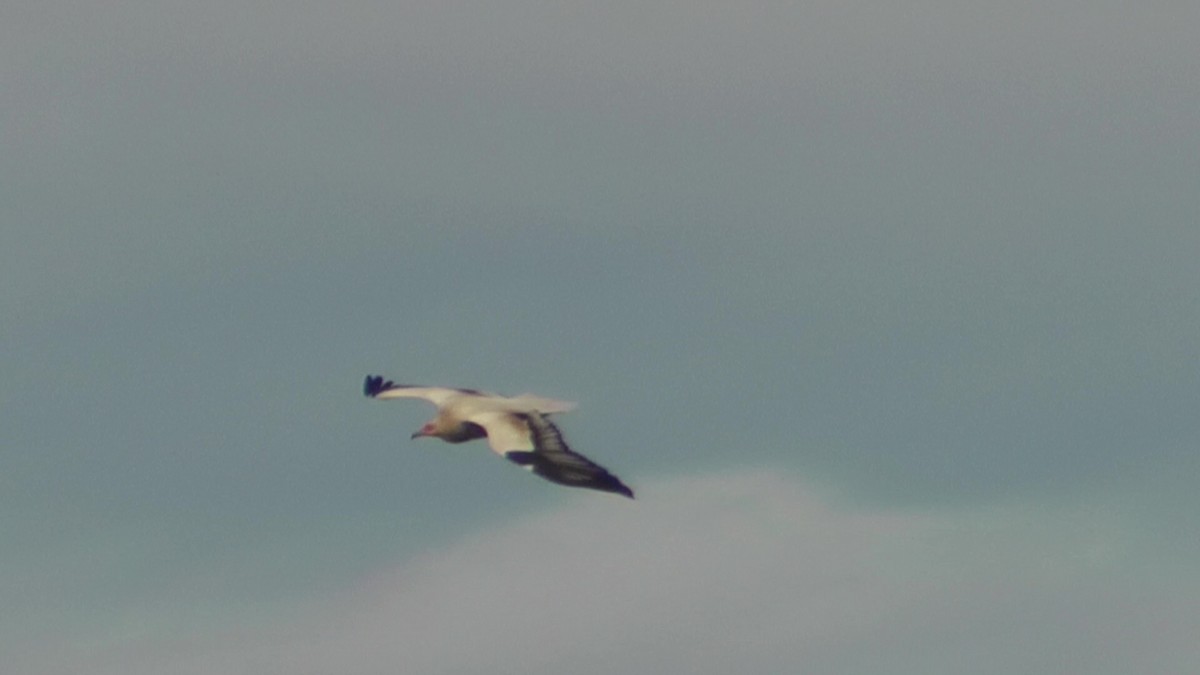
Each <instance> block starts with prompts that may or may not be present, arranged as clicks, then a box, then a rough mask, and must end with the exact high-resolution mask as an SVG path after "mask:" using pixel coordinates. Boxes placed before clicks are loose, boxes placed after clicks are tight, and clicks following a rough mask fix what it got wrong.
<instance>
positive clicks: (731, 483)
mask: <svg viewBox="0 0 1200 675" xmlns="http://www.w3.org/2000/svg"><path fill="white" fill-rule="evenodd" d="M575 497H577V498H575ZM1132 540H1133V537H1131V536H1129V533H1128V532H1127V529H1126V527H1125V526H1124V525H1123V524H1122V521H1121V520H1120V519H1119V518H1115V517H1114V514H1113V513H1111V512H1108V511H1105V510H1082V509H1081V510H1071V509H1058V510H1053V511H1052V510H1048V509H1038V508H1033V507H1019V508H1018V507H1012V508H996V509H992V510H990V511H986V512H982V511H976V512H959V513H954V514H950V515H945V514H927V513H926V514H922V513H908V514H906V513H894V512H870V511H853V510H846V509H842V508H838V507H834V506H831V505H830V503H829V501H828V500H825V499H822V498H821V497H819V496H818V495H817V494H816V493H815V492H814V491H812V490H811V489H808V488H806V487H804V486H803V485H801V484H799V483H798V482H796V481H794V480H791V479H789V478H787V477H783V476H780V475H777V474H770V473H765V472H750V473H737V474H730V475H713V476H707V477H697V478H690V479H678V480H673V481H669V482H664V483H661V484H651V485H646V486H644V487H643V489H642V491H641V494H640V496H639V500H638V501H636V502H625V501H622V500H617V499H609V498H607V497H605V496H602V495H592V494H584V493H581V494H578V495H573V498H572V500H571V501H570V504H569V505H568V506H566V507H564V508H562V509H561V510H558V511H555V512H552V513H549V514H546V515H540V516H536V517H530V518H527V519H524V520H521V521H519V522H514V523H512V524H511V525H509V526H507V527H504V528H502V529H499V530H495V531H491V532H483V533H478V534H475V535H472V536H468V537H465V538H463V539H461V540H459V541H458V542H456V543H454V544H453V545H450V546H448V547H446V548H443V549H441V550H436V551H430V552H428V553H427V554H425V555H423V556H420V557H418V558H416V559H410V560H406V561H403V562H401V563H398V564H396V565H395V566H394V567H391V568H388V569H383V570H379V571H378V572H377V573H376V574H374V575H372V576H371V577H370V578H367V579H364V580H362V581H361V582H360V583H359V584H358V585H357V586H356V588H354V589H353V590H352V591H348V592H345V593H343V594H342V595H340V596H338V597H334V598H327V599H325V600H322V601H319V602H313V603H311V605H310V606H309V607H308V608H307V609H306V610H304V611H301V612H298V613H297V614H298V615H297V616H289V617H285V618H280V619H278V620H277V621H276V623H274V624H273V625H265V626H260V627H258V628H255V629H252V630H250V631H248V632H242V633H237V634H234V633H230V634H227V635H212V634H209V635H203V636H196V635H184V636H177V637H175V638H173V639H170V640H167V639H162V638H161V637H159V638H153V639H146V640H142V641H126V642H125V643H122V644H117V645H113V644H108V645H104V646H100V647H97V646H94V645H93V646H91V647H86V648H83V647H75V648H72V649H70V650H65V651H64V650H61V649H60V650H55V651H56V652H57V653H56V655H55V656H54V657H53V658H50V657H48V656H46V655H39V656H38V657H37V658H35V659H32V660H31V661H30V662H28V663H27V664H26V668H25V669H24V672H30V673H49V672H83V671H84V670H86V671H87V672H89V673H122V674H125V675H136V674H138V673H163V672H171V673H181V674H182V673H196V674H205V675H210V674H218V673H220V674H228V673H256V674H263V673H288V674H289V675H296V674H302V673H331V672H336V673H344V674H347V675H374V674H376V673H395V672H412V673H560V672H571V673H613V672H658V673H729V672H743V673H781V672H810V673H861V672H888V673H923V674H927V673H962V672H972V673H1013V672H1023V673H1059V672H1089V673H1105V672H1111V673H1128V672H1156V673H1169V672H1180V673H1182V672H1193V671H1194V670H1195V669H1196V668H1197V667H1200V649H1197V647H1196V646H1195V643H1194V641H1193V639H1192V636H1194V635H1195V634H1200V610H1197V609H1196V607H1198V606H1200V604H1198V601H1200V585H1198V584H1197V575H1196V573H1195V572H1194V571H1186V572H1185V571H1182V569H1183V567H1181V568H1177V569H1175V570H1174V572H1171V573H1169V574H1167V575H1166V576H1164V575H1163V574H1162V573H1161V572H1162V571H1163V570H1164V569H1167V568H1166V567H1162V568H1156V567H1155V564H1154V563H1153V562H1152V561H1150V560H1149V558H1148V556H1147V555H1145V554H1144V553H1143V552H1140V551H1137V550H1135V549H1132V548H1131V542H1132ZM1156 569H1157V570H1158V573H1156V572H1155V570H1156ZM1189 569H1190V568H1189ZM181 611H185V610H184V609H183V608H181ZM52 663H53V665H51V664H52ZM84 666H86V668H85V667H84Z"/></svg>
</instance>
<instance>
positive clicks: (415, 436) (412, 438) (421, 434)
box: [409, 429, 425, 440]
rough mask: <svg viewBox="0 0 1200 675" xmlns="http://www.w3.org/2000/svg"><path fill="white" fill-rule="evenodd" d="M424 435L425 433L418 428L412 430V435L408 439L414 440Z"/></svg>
mask: <svg viewBox="0 0 1200 675" xmlns="http://www.w3.org/2000/svg"><path fill="white" fill-rule="evenodd" d="M424 435H425V432H424V431H421V430H420V429H418V430H416V431H414V432H413V435H412V436H410V437H409V439H410V440H416V439H418V438H420V437H422V436H424Z"/></svg>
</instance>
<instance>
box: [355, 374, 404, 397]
mask: <svg viewBox="0 0 1200 675" xmlns="http://www.w3.org/2000/svg"><path fill="white" fill-rule="evenodd" d="M395 386H396V383H395V382H392V381H391V380H385V379H383V376H382V375H368V376H367V379H366V380H364V381H363V395H364V396H367V397H368V398H375V397H376V396H378V395H379V394H381V393H383V392H385V391H387V390H388V389H392V388H394V387H395Z"/></svg>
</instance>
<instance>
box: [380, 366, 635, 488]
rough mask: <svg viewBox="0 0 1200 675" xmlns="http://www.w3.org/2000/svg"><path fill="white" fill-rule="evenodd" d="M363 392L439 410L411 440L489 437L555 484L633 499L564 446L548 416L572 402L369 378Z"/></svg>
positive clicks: (497, 449)
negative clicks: (423, 403)
mask: <svg viewBox="0 0 1200 675" xmlns="http://www.w3.org/2000/svg"><path fill="white" fill-rule="evenodd" d="M363 393H364V394H366V395H367V396H368V397H370V398H377V399H392V398H419V399H424V400H426V401H429V402H430V403H433V404H434V405H435V406H437V409H438V411H437V415H436V416H435V417H434V418H433V419H432V420H430V421H429V422H427V423H426V424H425V425H424V426H422V427H421V429H420V430H419V431H417V432H416V433H414V434H413V435H412V437H413V438H421V437H424V436H431V437H435V438H440V439H442V440H444V441H446V442H447V443H464V442H466V441H471V440H475V439H478V438H487V440H488V446H489V447H491V449H492V451H493V452H495V453H496V454H497V455H500V456H501V457H504V458H505V459H508V460H510V461H512V462H514V463H516V464H519V465H521V466H523V467H524V468H526V469H529V470H530V471H532V472H533V473H535V474H537V475H539V476H541V477H543V478H545V479H547V480H549V481H553V482H555V483H559V484H562V485H568V486H571V487H586V488H591V489H594V490H602V491H605V492H615V493H617V494H623V495H625V496H627V497H629V498H633V491H632V490H630V489H629V488H628V487H626V486H625V485H624V484H623V483H621V481H620V480H619V479H617V477H616V476H614V475H612V474H610V473H609V472H608V471H607V470H606V469H604V467H602V466H600V465H598V464H596V463H594V462H592V461H591V460H589V459H587V458H586V457H584V456H583V455H580V454H578V453H575V452H573V451H572V450H571V449H570V448H568V447H567V444H566V442H565V441H564V440H563V438H562V432H561V431H559V430H558V427H556V426H555V425H554V424H553V423H552V422H550V421H549V420H548V419H546V416H548V415H551V414H554V413H562V412H567V411H570V410H573V409H574V408H575V404H574V403H570V402H567V401H557V400H554V399H549V398H544V397H541V396H535V395H533V394H521V395H519V396H511V397H509V396H500V395H498V394H492V393H489V392H484V391H479V390H477V389H457V388H453V387H423V386H413V385H404V384H395V383H394V382H392V381H391V380H384V379H383V377H380V376H370V375H368V376H367V379H366V381H365V382H364V383H363Z"/></svg>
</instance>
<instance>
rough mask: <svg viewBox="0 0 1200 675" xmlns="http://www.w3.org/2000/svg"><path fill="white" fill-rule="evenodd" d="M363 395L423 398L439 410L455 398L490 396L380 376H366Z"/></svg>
mask: <svg viewBox="0 0 1200 675" xmlns="http://www.w3.org/2000/svg"><path fill="white" fill-rule="evenodd" d="M363 394H365V395H366V396H368V397H370V398H378V399H386V398H423V399H425V400H426V401H429V402H430V403H432V404H434V405H436V406H438V407H439V408H440V407H442V406H443V405H444V404H445V403H446V401H449V400H450V399H452V398H454V397H455V396H490V394H487V393H485V392H482V391H477V390H475V389H458V388H455V387H422V386H418V385H413V384H396V383H395V382H392V381H391V380H385V379H384V378H383V377H382V376H380V375H368V376H367V379H366V380H365V381H364V382H363Z"/></svg>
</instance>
